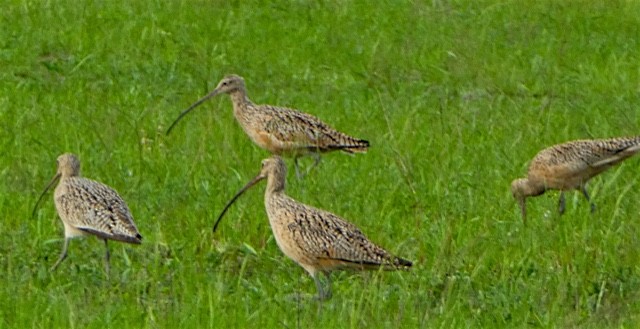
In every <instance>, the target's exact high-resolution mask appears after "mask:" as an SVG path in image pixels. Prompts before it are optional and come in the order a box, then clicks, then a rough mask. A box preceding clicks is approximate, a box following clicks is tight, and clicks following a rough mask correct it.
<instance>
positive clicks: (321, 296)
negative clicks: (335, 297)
mask: <svg viewBox="0 0 640 329" xmlns="http://www.w3.org/2000/svg"><path fill="white" fill-rule="evenodd" d="M320 275H321V274H320V272H318V273H316V275H315V276H314V277H313V280H314V281H315V282H316V287H317V288H318V295H317V296H316V298H315V299H316V300H319V301H324V300H327V299H329V298H331V295H332V292H331V278H330V277H329V273H325V276H326V277H327V289H326V290H325V289H324V287H323V286H322V281H321V280H320Z"/></svg>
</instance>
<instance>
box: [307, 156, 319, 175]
mask: <svg viewBox="0 0 640 329" xmlns="http://www.w3.org/2000/svg"><path fill="white" fill-rule="evenodd" d="M311 156H312V157H313V166H311V167H309V169H307V173H306V174H305V175H308V174H309V173H310V172H311V170H313V168H315V167H317V166H318V165H319V164H320V160H322V157H320V153H315V152H314V153H312V155H311Z"/></svg>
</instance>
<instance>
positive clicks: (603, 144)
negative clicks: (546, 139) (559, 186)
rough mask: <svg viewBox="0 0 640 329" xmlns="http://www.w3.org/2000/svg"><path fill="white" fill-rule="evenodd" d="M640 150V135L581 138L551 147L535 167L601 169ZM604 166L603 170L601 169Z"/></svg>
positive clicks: (545, 150)
mask: <svg viewBox="0 0 640 329" xmlns="http://www.w3.org/2000/svg"><path fill="white" fill-rule="evenodd" d="M639 150H640V137H632V138H612V139H601V140H577V141H572V142H567V143H563V144H559V145H555V146H552V147H549V148H547V149H544V150H542V151H541V152H540V153H538V155H537V156H536V157H535V158H534V160H533V162H532V164H531V167H530V168H531V169H533V170H535V169H536V168H537V167H541V166H546V167H548V166H568V168H567V169H569V168H570V169H572V170H576V171H581V170H587V169H588V168H593V169H595V170H598V171H601V170H604V169H606V168H608V167H610V166H613V165H615V164H618V163H619V162H620V161H622V160H624V159H626V158H628V157H630V156H632V155H633V154H635V153H637V152H638V151H639ZM600 169H601V170H600Z"/></svg>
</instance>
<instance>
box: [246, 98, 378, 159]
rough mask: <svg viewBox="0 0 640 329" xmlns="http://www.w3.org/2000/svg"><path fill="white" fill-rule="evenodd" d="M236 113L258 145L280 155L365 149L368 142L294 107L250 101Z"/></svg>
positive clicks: (354, 151) (364, 150)
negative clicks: (256, 103)
mask: <svg viewBox="0 0 640 329" xmlns="http://www.w3.org/2000/svg"><path fill="white" fill-rule="evenodd" d="M246 110H247V112H251V113H246V114H241V115H236V117H237V119H238V121H239V122H240V124H241V125H242V126H243V128H244V129H245V132H246V133H247V134H248V135H249V136H250V137H251V138H252V140H253V141H254V142H255V143H256V144H258V145H260V146H261V147H263V148H265V149H268V150H270V151H271V152H273V153H275V154H281V155H304V154H307V153H314V152H317V153H322V152H329V151H334V150H342V151H344V152H348V153H362V152H366V151H367V148H368V147H369V142H368V141H365V140H361V139H357V138H354V137H351V136H349V135H347V134H344V133H342V132H339V131H337V130H335V129H334V128H332V127H330V126H329V125H327V124H326V123H324V122H323V121H321V120H320V119H318V118H317V117H315V116H313V115H310V114H307V113H303V112H300V111H297V110H295V109H290V108H285V107H277V106H271V105H253V104H251V105H250V106H248V109H246Z"/></svg>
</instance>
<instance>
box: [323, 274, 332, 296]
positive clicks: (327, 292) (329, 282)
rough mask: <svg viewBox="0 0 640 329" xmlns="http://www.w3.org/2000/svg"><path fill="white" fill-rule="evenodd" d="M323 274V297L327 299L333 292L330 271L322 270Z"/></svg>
mask: <svg viewBox="0 0 640 329" xmlns="http://www.w3.org/2000/svg"><path fill="white" fill-rule="evenodd" d="M324 274H325V276H326V277H327V290H326V291H325V298H326V299H329V298H331V296H333V292H332V289H331V272H324Z"/></svg>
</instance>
